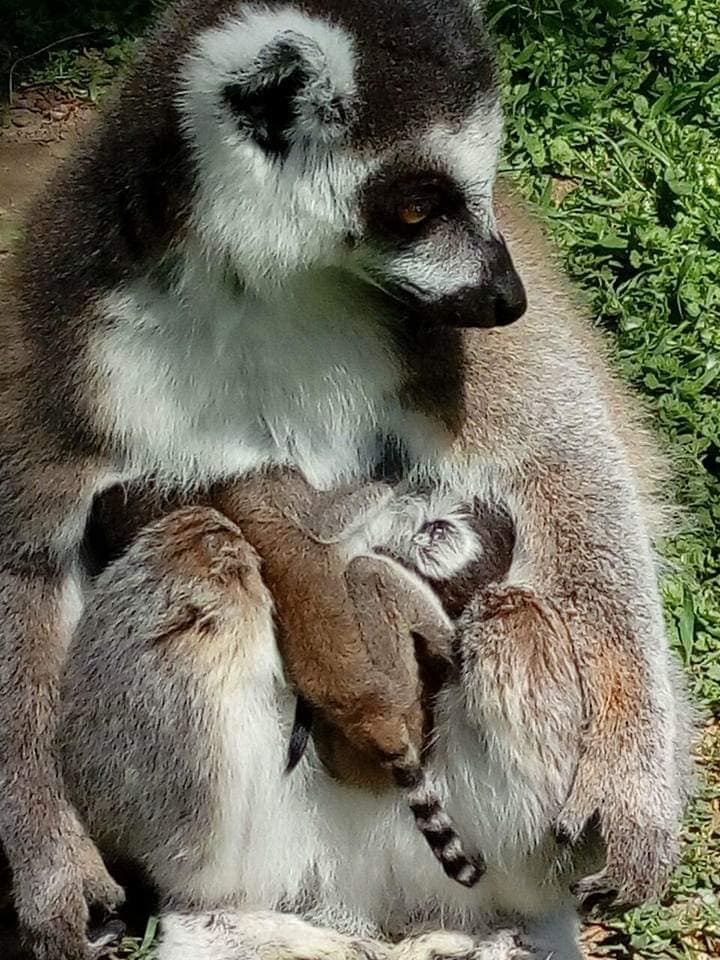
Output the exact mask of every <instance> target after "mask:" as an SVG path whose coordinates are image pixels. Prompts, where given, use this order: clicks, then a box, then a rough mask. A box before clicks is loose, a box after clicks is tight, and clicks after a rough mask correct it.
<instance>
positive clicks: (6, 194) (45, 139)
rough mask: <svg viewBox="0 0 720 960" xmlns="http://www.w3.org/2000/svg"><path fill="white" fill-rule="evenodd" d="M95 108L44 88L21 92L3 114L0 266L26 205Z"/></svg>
mask: <svg viewBox="0 0 720 960" xmlns="http://www.w3.org/2000/svg"><path fill="white" fill-rule="evenodd" d="M92 114H93V107H92V105H91V104H87V103H83V102H80V101H77V100H74V99H72V98H71V97H69V96H67V95H64V94H62V93H58V92H56V91H49V90H43V89H37V90H32V91H28V92H26V93H24V94H23V95H21V96H18V97H17V98H16V99H15V100H14V102H13V106H12V107H11V108H10V109H8V110H5V111H4V112H3V113H1V114H0V269H2V265H3V262H4V261H5V260H6V259H7V255H8V252H9V249H10V245H11V243H12V242H13V240H14V239H15V238H16V237H17V235H18V233H19V230H20V224H21V222H22V215H23V210H24V208H25V207H26V205H27V203H28V201H29V200H30V199H31V198H32V196H33V195H34V194H35V193H36V192H37V191H38V190H39V189H40V188H41V187H42V186H43V185H44V184H45V183H46V182H47V180H48V179H49V177H50V175H51V174H52V172H53V170H54V169H55V168H56V166H57V165H58V164H59V163H60V161H61V160H64V159H65V158H66V157H67V156H68V155H69V154H70V152H71V150H72V147H73V144H74V143H75V141H76V140H77V138H78V136H79V134H80V132H81V131H82V130H83V128H84V127H85V126H86V125H87V123H88V121H89V120H90V118H91V117H92Z"/></svg>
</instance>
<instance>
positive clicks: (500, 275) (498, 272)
mask: <svg viewBox="0 0 720 960" xmlns="http://www.w3.org/2000/svg"><path fill="white" fill-rule="evenodd" d="M482 260H483V266H484V269H483V280H482V281H481V282H480V283H478V284H477V285H473V286H467V287H463V288H462V289H461V290H458V291H457V293H454V294H452V295H449V296H446V297H440V298H439V299H438V300H435V301H434V302H433V303H432V304H430V305H429V306H430V313H431V315H432V319H433V320H434V321H435V322H436V323H442V324H446V325H449V326H453V327H505V326H507V325H508V324H509V323H513V322H514V321H515V320H518V319H519V318H520V317H521V316H522V315H523V314H524V313H525V311H526V309H527V297H526V295H525V287H524V286H523V283H522V280H521V279H520V277H519V276H518V274H517V272H516V270H515V267H514V266H513V262H512V258H511V256H510V253H509V251H508V248H507V246H506V245H505V241H504V240H503V239H502V238H498V239H493V240H489V241H487V242H486V243H484V244H483V249H482Z"/></svg>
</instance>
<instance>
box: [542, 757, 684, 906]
mask: <svg viewBox="0 0 720 960" xmlns="http://www.w3.org/2000/svg"><path fill="white" fill-rule="evenodd" d="M618 778H619V776H618ZM611 782H612V779H611V778H609V779H608V781H607V782H606V783H604V787H605V788H606V789H605V792H604V795H603V797H602V799H598V800H597V801H596V802H595V803H593V802H592V801H591V800H588V798H589V797H591V796H592V794H589V793H586V792H585V791H583V793H582V794H581V795H580V796H581V800H580V801H578V799H577V795H576V796H573V795H572V794H571V796H570V798H569V800H568V802H567V803H566V804H565V806H564V807H563V809H562V811H561V812H560V815H559V817H558V818H557V820H556V822H555V830H556V834H559V835H560V836H561V837H562V838H563V839H566V840H568V841H570V842H571V843H572V842H575V841H577V840H578V839H579V838H580V837H581V835H582V834H583V833H584V831H585V830H586V829H587V828H588V827H591V828H592V829H597V832H598V833H599V834H600V836H601V838H602V840H603V841H604V844H605V849H606V860H605V866H604V867H603V869H602V870H600V871H598V872H597V873H594V874H591V875H590V876H587V877H583V878H582V879H580V880H578V881H577V882H576V883H575V884H574V885H573V887H572V893H573V894H574V895H575V896H576V897H577V898H578V899H579V901H580V903H581V905H582V906H583V907H584V908H585V909H589V908H591V907H592V906H595V905H599V904H603V905H606V906H608V905H610V904H612V905H613V907H614V908H615V909H619V908H621V907H630V906H636V905H637V904H640V903H643V902H644V901H646V900H650V899H653V898H654V897H658V896H660V895H661V894H662V892H663V891H664V889H665V887H666V886H667V883H668V881H669V879H670V876H671V874H672V872H673V870H674V868H675V866H676V865H677V862H678V857H679V842H678V838H677V836H676V834H675V832H674V831H673V830H672V829H671V828H670V827H669V826H667V825H665V824H663V823H662V822H658V821H661V817H660V816H658V815H654V814H653V811H652V810H648V809H647V805H643V802H642V800H641V799H640V798H639V795H638V796H637V798H636V803H634V804H631V803H628V802H627V800H624V801H619V800H618V799H617V798H616V797H615V796H614V794H613V790H612V788H611V786H610V784H611ZM573 794H575V791H573Z"/></svg>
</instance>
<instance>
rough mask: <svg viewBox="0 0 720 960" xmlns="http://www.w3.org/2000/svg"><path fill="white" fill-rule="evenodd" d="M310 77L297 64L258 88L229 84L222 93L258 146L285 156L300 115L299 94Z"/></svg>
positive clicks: (279, 157) (282, 157)
mask: <svg viewBox="0 0 720 960" xmlns="http://www.w3.org/2000/svg"><path fill="white" fill-rule="evenodd" d="M308 79H309V78H308V73H307V71H306V70H305V69H304V68H303V67H302V66H301V65H300V64H298V65H297V66H296V67H295V68H294V69H293V70H291V71H290V72H289V73H287V74H286V75H285V76H281V77H277V78H273V79H272V81H271V82H269V83H267V84H264V85H262V86H260V87H257V88H255V89H249V88H248V86H247V85H246V84H243V83H233V84H229V85H228V86H227V87H225V90H224V91H223V96H224V98H225V102H226V103H227V104H228V106H229V107H230V109H231V110H232V112H233V115H234V116H235V117H236V119H237V121H238V124H239V125H240V126H241V127H242V128H243V129H245V130H247V131H248V132H249V133H250V134H251V135H252V137H253V139H254V140H255V142H256V143H257V144H258V146H259V147H261V148H262V149H263V150H264V151H265V152H266V153H267V154H269V155H270V156H273V157H277V158H278V159H284V158H285V157H286V156H287V153H288V150H289V149H290V132H291V130H292V127H293V124H294V122H295V120H296V118H297V96H298V94H299V93H300V91H301V90H302V89H303V87H304V86H305V85H306V84H307V82H308Z"/></svg>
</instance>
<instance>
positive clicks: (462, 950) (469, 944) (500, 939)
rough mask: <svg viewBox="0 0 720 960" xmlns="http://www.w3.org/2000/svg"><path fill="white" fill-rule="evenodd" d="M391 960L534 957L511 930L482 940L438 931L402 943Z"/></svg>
mask: <svg viewBox="0 0 720 960" xmlns="http://www.w3.org/2000/svg"><path fill="white" fill-rule="evenodd" d="M391 960H532V955H531V954H530V953H528V952H527V950H525V948H524V947H523V946H521V945H520V942H519V940H518V936H517V934H516V933H515V932H514V931H511V930H499V931H497V932H495V933H492V934H488V936H486V937H484V938H482V939H477V938H473V937H471V936H468V935H466V934H463V933H453V932H451V931H449V930H437V931H434V932H432V933H424V934H421V935H419V936H415V937H408V938H407V939H406V940H402V941H401V942H400V943H398V944H396V946H395V947H394V948H393V952H392V955H391Z"/></svg>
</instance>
